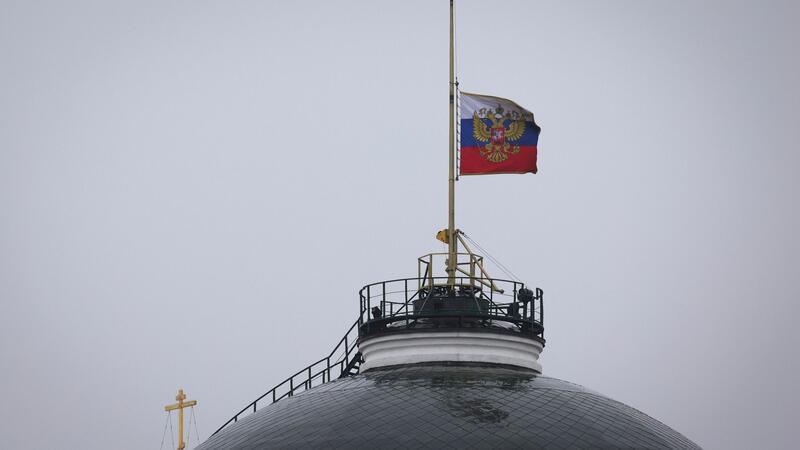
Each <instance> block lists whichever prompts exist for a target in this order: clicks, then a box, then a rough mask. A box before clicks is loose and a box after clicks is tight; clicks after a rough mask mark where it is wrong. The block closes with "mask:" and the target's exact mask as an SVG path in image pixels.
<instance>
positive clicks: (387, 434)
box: [198, 363, 699, 450]
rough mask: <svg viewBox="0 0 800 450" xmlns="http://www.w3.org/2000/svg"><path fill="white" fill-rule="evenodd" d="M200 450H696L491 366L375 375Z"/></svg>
mask: <svg viewBox="0 0 800 450" xmlns="http://www.w3.org/2000/svg"><path fill="white" fill-rule="evenodd" d="M198 448H199V449H203V450H208V449H218V448H219V449H221V448H225V449H244V448H376V449H381V448H436V449H443V448H458V449H461V448H570V449H573V448H637V449H645V448H648V449H651V448H652V449H662V448H666V449H678V448H680V449H693V448H699V447H698V446H697V445H695V444H694V443H692V442H691V441H689V440H688V439H687V438H686V437H684V436H683V435H681V434H680V433H678V432H677V431H675V430H673V429H671V428H669V427H668V426H666V425H664V424H663V423H661V422H659V421H657V420H655V419H653V418H652V417H649V416H647V415H646V414H644V413H642V412H640V411H637V410H636V409H634V408H631V407H629V406H626V405H624V404H622V403H620V402H617V401H614V400H611V399H609V398H607V397H605V396H603V395H600V394H598V393H596V392H592V391H590V390H588V389H586V388H583V387H581V386H579V385H576V384H573V383H569V382H566V381H561V380H558V379H555V378H550V377H545V376H542V375H539V374H537V373H535V372H533V371H529V370H524V369H519V368H515V367H508V366H497V365H474V364H469V365H464V364H443V363H435V364H416V365H405V366H396V367H385V368H377V369H373V370H369V371H366V372H364V373H362V374H360V375H357V376H353V377H347V378H343V379H340V380H336V381H333V382H330V383H326V384H323V385H321V386H318V387H315V388H313V389H310V390H308V391H305V392H303V393H302V394H299V395H297V396H294V397H291V398H287V399H285V400H282V401H280V402H278V403H275V404H272V405H270V406H268V407H265V408H264V409H262V410H259V411H258V412H256V413H255V414H252V415H250V416H248V417H247V418H245V419H243V420H240V421H239V422H238V423H236V424H233V425H231V426H229V427H226V428H225V429H223V430H222V431H221V432H220V433H218V434H217V435H214V436H212V437H211V438H209V439H208V441H206V442H205V443H204V444H202V445H201V446H200V447H198Z"/></svg>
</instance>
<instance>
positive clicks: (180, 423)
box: [164, 389, 197, 450]
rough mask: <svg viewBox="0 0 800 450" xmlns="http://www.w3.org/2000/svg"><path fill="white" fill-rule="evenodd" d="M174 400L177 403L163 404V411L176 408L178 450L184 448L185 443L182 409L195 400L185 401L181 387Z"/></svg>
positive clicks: (194, 403) (195, 402)
mask: <svg viewBox="0 0 800 450" xmlns="http://www.w3.org/2000/svg"><path fill="white" fill-rule="evenodd" d="M175 400H177V401H178V403H175V404H172V405H167V406H165V407H164V411H174V410H176V409H177V410H178V450H183V449H185V448H186V443H185V442H183V409H184V408H188V407H190V406H194V405H196V404H197V400H189V401H188V402H185V401H184V400H186V394H184V393H183V389H178V395H176V396H175Z"/></svg>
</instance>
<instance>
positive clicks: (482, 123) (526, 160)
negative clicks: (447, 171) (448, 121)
mask: <svg viewBox="0 0 800 450" xmlns="http://www.w3.org/2000/svg"><path fill="white" fill-rule="evenodd" d="M461 117H462V119H461V175H480V174H490V173H527V172H532V173H536V171H537V168H536V144H537V143H538V141H539V132H540V131H541V128H539V126H538V125H536V122H535V121H534V118H533V113H531V112H530V111H528V110H526V109H525V108H522V107H521V106H519V105H517V104H516V103H514V102H512V101H511V100H508V99H505V98H500V97H492V96H488V95H478V94H469V93H465V92H462V93H461Z"/></svg>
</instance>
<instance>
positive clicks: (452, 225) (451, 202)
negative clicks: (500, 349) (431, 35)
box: [446, 0, 458, 286]
mask: <svg viewBox="0 0 800 450" xmlns="http://www.w3.org/2000/svg"><path fill="white" fill-rule="evenodd" d="M453 1H454V0H450V178H449V180H448V202H447V203H448V220H447V269H446V271H447V284H448V286H454V285H455V281H456V279H455V276H456V264H457V258H458V255H457V252H458V250H457V247H456V246H457V243H456V176H455V174H456V138H455V97H456V95H455V84H456V80H455V76H456V75H455V63H454V61H453V60H454V56H455V44H454V42H453V41H454V32H453Z"/></svg>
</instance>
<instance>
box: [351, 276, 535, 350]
mask: <svg viewBox="0 0 800 450" xmlns="http://www.w3.org/2000/svg"><path fill="white" fill-rule="evenodd" d="M448 281H449V280H448V277H430V276H425V277H422V278H399V279H395V280H388V281H382V282H379V283H373V284H369V285H366V286H364V287H363V288H362V289H361V291H359V297H360V300H361V308H360V314H359V318H358V324H359V337H360V338H364V337H365V336H371V335H375V334H384V333H396V332H407V331H413V330H419V329H420V328H437V329H442V328H444V329H446V328H453V327H458V328H467V327H468V328H487V329H492V330H493V331H498V332H506V333H514V334H523V335H527V336H531V337H534V338H537V339H539V340H541V341H542V342H544V292H543V291H542V290H541V289H539V288H535V289H534V290H529V289H527V288H526V287H525V284H524V283H521V282H518V281H511V280H501V279H483V280H482V281H481V280H478V279H476V278H473V277H455V280H454V284H452V285H451V284H449V283H448ZM420 286H421V287H420ZM500 290H502V292H501V291H500ZM374 308H377V310H375V309H374ZM376 313H377V314H376Z"/></svg>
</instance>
